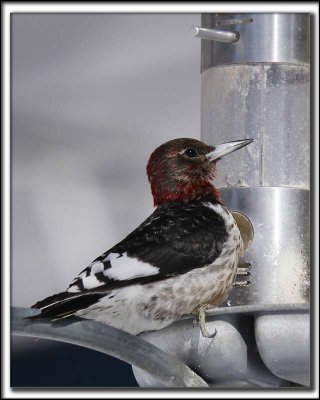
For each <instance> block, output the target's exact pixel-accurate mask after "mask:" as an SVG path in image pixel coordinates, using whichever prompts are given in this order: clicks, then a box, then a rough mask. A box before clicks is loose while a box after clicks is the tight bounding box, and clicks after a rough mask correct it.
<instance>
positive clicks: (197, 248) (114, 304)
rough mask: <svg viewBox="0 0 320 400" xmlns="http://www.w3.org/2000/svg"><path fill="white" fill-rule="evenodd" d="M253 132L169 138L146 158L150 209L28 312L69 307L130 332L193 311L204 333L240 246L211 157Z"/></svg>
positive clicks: (55, 314)
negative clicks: (231, 137)
mask: <svg viewBox="0 0 320 400" xmlns="http://www.w3.org/2000/svg"><path fill="white" fill-rule="evenodd" d="M252 141H253V140H252V139H244V140H236V141H232V142H228V143H223V144H220V145H217V146H209V145H207V144H205V143H203V142H201V141H199V140H196V139H190V138H179V139H173V140H170V141H168V142H166V143H164V144H162V145H161V146H159V147H158V148H156V149H155V150H154V152H153V153H152V154H151V156H150V158H149V161H148V164H147V175H148V179H149V182H150V185H151V191H152V195H153V200H154V205H155V207H156V209H155V211H154V212H153V213H152V214H151V215H150V216H149V217H148V218H147V219H146V220H145V221H144V222H142V224H141V225H139V226H138V227H137V228H136V229H135V230H134V231H133V232H131V233H130V234H129V235H128V236H126V237H125V238H124V239H123V240H122V241H121V242H119V243H118V244H116V245H115V246H114V247H112V248H111V249H110V250H108V251H106V252H105V253H103V254H102V255H101V256H99V257H98V258H96V259H95V260H94V261H93V262H92V263H91V264H90V265H89V266H87V267H86V268H85V269H84V270H83V271H82V272H81V273H80V274H79V275H78V276H77V277H76V278H75V279H74V280H73V281H72V282H71V284H70V285H69V287H68V288H67V290H66V291H64V292H61V293H58V294H55V295H53V296H50V297H48V298H46V299H44V300H41V301H39V302H37V303H36V304H34V305H33V306H32V307H33V308H37V309H40V310H41V313H40V314H37V315H35V316H33V317H31V318H50V319H51V320H56V319H60V318H67V317H69V316H72V315H75V316H78V317H82V318H87V319H93V320H95V321H100V322H103V323H105V324H108V325H111V326H113V327H116V328H119V329H122V330H125V331H127V332H130V333H132V334H139V333H141V332H144V331H150V330H158V329H162V328H164V327H165V326H167V325H169V324H171V323H172V322H174V321H176V320H178V319H179V318H180V317H182V316H183V315H190V314H191V315H192V314H193V315H194V316H195V317H196V318H197V320H198V322H199V324H200V328H201V332H202V334H203V336H205V337H212V336H214V334H215V333H216V332H215V333H214V334H213V335H210V334H209V333H208V332H207V330H206V327H205V311H206V309H207V308H208V307H210V308H212V307H217V306H219V305H220V304H221V303H222V302H223V301H224V300H225V299H226V298H227V296H228V294H229V293H230V291H231V289H232V287H233V283H234V281H235V277H236V274H237V268H238V265H239V257H240V256H241V255H242V254H243V243H242V239H241V236H240V232H239V229H238V226H237V224H236V222H235V220H234V218H233V216H232V214H231V212H230V211H228V209H227V208H226V207H225V206H224V205H223V203H222V201H221V198H220V194H219V191H218V190H217V189H216V187H215V186H214V179H215V176H216V163H217V161H218V160H219V159H220V158H221V157H223V156H225V155H226V154H229V153H231V152H234V151H236V150H238V149H241V148H242V147H244V146H247V145H248V144H250V143H251V142H252Z"/></svg>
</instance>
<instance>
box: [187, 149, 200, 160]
mask: <svg viewBox="0 0 320 400" xmlns="http://www.w3.org/2000/svg"><path fill="white" fill-rule="evenodd" d="M184 154H185V155H186V156H187V157H190V158H193V157H197V155H198V152H197V150H195V149H187V150H185V152H184Z"/></svg>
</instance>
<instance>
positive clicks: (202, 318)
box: [196, 306, 217, 339]
mask: <svg viewBox="0 0 320 400" xmlns="http://www.w3.org/2000/svg"><path fill="white" fill-rule="evenodd" d="M209 307H210V306H201V307H200V308H199V310H198V313H197V315H196V316H197V320H198V323H199V326H200V330H201V333H202V336H203V337H205V338H209V339H212V338H214V337H215V336H216V334H217V330H216V329H215V330H214V332H213V333H209V332H208V331H207V329H206V310H207V309H208V308H209Z"/></svg>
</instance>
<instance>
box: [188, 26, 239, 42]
mask: <svg viewBox="0 0 320 400" xmlns="http://www.w3.org/2000/svg"><path fill="white" fill-rule="evenodd" d="M191 33H192V34H193V36H194V37H197V38H200V39H207V40H215V41H216V42H223V43H234V42H237V41H238V40H239V39H240V34H239V32H228V31H221V30H219V29H207V28H199V27H198V26H193V27H192V28H191Z"/></svg>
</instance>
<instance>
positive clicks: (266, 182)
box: [201, 14, 310, 384]
mask: <svg viewBox="0 0 320 400" xmlns="http://www.w3.org/2000/svg"><path fill="white" fill-rule="evenodd" d="M202 28H205V29H207V30H210V29H219V30H225V31H228V32H237V33H238V34H239V40H238V41H237V42H235V43H231V44H230V43H222V42H217V41H215V40H208V39H207V40H202V104H201V136H202V139H203V140H204V141H205V142H207V143H212V144H215V143H221V142H226V141H229V140H235V139H239V138H241V139H242V138H253V139H254V143H253V144H252V145H251V146H248V147H246V148H245V149H244V151H243V152H241V153H240V152H239V153H238V154H235V155H233V156H232V157H230V158H228V159H227V158H226V159H225V160H221V162H220V164H219V166H218V179H217V183H218V187H220V188H222V190H221V195H222V199H223V201H224V202H225V204H226V205H227V206H228V207H229V208H230V209H231V210H237V211H240V212H243V213H244V214H246V215H247V216H248V217H249V218H250V220H251V221H252V223H253V227H254V232H255V234H254V241H253V244H252V246H251V247H250V248H249V249H248V251H247V253H246V255H245V257H246V260H245V261H249V262H251V264H252V271H251V274H252V275H251V286H250V287H245V288H241V287H240V288H237V289H234V290H233V292H232V294H231V297H229V305H231V306H235V307H236V306H239V305H249V304H276V303H278V304H279V303H280V304H290V303H300V304H303V303H308V302H309V251H310V238H309V230H310V227H309V178H310V166H309V163H310V160H309V152H310V65H309V58H310V17H309V15H308V14H203V16H202ZM262 321H263V329H261V326H262V325H261V324H262ZM296 321H298V319H297V320H296ZM303 321H304V322H301V321H299V322H297V324H298V325H299V326H298V325H297V326H296V327H295V328H294V326H293V325H291V329H293V331H294V335H293V334H292V335H289V336H288V337H287V338H284V342H283V343H287V344H288V346H284V347H282V349H280V348H278V346H276V343H275V341H274V336H273V335H275V332H277V335H278V338H277V340H278V343H279V341H281V339H280V338H281V337H282V333H283V334H284V333H285V332H286V329H284V326H283V323H284V320H283V319H282V318H281V317H279V316H278V315H273V314H272V313H271V314H270V316H269V319H268V318H267V319H266V318H263V320H262V319H260V318H259V317H258V318H257V319H256V335H258V336H257V337H256V340H257V343H258V346H259V350H260V354H261V355H263V357H264V362H265V364H266V365H267V366H268V367H269V368H270V370H271V371H272V372H274V373H275V374H276V375H278V376H281V377H284V378H286V377H287V378H289V376H290V375H291V379H292V376H293V375H295V376H296V379H298V380H297V381H299V379H300V382H302V381H303V382H304V384H305V382H307V381H308V362H309V348H308V346H309V342H308V338H306V337H305V336H304V334H303V330H304V329H305V328H306V327H307V326H308V323H309V320H308V316H307V315H306V316H305V317H304V319H303ZM268 324H269V328H270V329H268V328H267V326H268ZM303 326H304V328H302V327H303ZM299 330H300V331H301V332H300V333H299ZM281 332H282V333H281ZM270 337H271V338H272V340H271V341H270ZM295 339H297V341H295ZM290 344H291V345H292V346H291V350H290ZM297 346H298V347H299V346H300V347H299V349H303V351H302V353H301V354H300V356H299V357H300V359H299V360H297V365H296V368H295V372H294V373H292V365H289V360H290V357H291V356H292V354H290V351H291V353H293V351H292V349H294V348H297ZM278 351H279V352H280V353H281V352H282V353H281V355H280V353H278ZM276 353H277V357H275V354H276ZM280 360H281V361H280ZM291 361H292V359H291ZM289 371H291V372H289ZM302 371H304V372H302ZM299 374H300V378H297V376H298V375H299ZM302 376H303V377H302Z"/></svg>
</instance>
